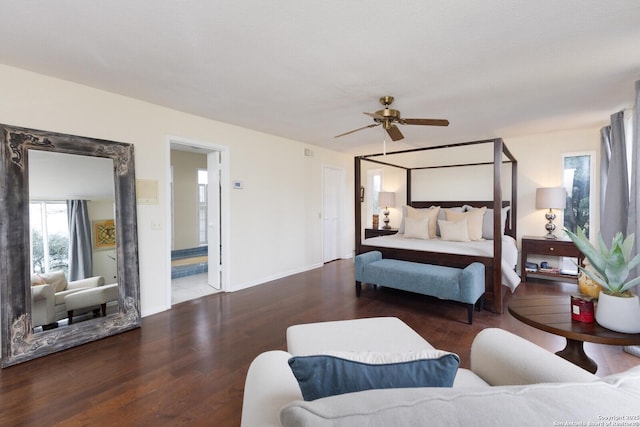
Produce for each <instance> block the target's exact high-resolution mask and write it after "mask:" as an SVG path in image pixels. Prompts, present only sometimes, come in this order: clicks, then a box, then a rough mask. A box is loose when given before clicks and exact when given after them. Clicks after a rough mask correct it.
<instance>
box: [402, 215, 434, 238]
mask: <svg viewBox="0 0 640 427" xmlns="http://www.w3.org/2000/svg"><path fill="white" fill-rule="evenodd" d="M404 237H405V238H407V239H422V240H428V239H429V218H424V219H415V218H411V217H407V218H405V227H404Z"/></svg>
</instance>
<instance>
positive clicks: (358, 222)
mask: <svg viewBox="0 0 640 427" xmlns="http://www.w3.org/2000/svg"><path fill="white" fill-rule="evenodd" d="M354 161H355V164H354V174H355V176H354V182H355V189H354V190H355V191H354V197H355V198H354V208H355V216H356V217H355V239H356V241H355V250H356V253H355V254H356V255H357V254H359V253H360V245H361V244H362V201H361V200H360V194H361V193H360V188H361V187H362V175H361V173H360V162H361V159H360V157H355V159H354Z"/></svg>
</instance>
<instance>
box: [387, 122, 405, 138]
mask: <svg viewBox="0 0 640 427" xmlns="http://www.w3.org/2000/svg"><path fill="white" fill-rule="evenodd" d="M385 130H386V131H387V133H388V134H389V136H390V137H391V139H392V140H394V141H400V140H401V139H402V138H404V135H402V132H400V129H398V126H396V125H393V126H391V127H390V128H389V129H385Z"/></svg>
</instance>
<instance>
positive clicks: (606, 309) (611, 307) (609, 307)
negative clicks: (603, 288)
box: [596, 292, 640, 334]
mask: <svg viewBox="0 0 640 427" xmlns="http://www.w3.org/2000/svg"><path fill="white" fill-rule="evenodd" d="M596 322H598V324H599V325H600V326H603V327H605V328H607V329H611V330H612V331H616V332H623V333H626V334H637V333H640V299H639V298H638V296H637V295H634V296H633V297H631V298H621V297H613V296H611V295H607V294H605V293H604V292H600V297H599V298H598V308H597V309H596Z"/></svg>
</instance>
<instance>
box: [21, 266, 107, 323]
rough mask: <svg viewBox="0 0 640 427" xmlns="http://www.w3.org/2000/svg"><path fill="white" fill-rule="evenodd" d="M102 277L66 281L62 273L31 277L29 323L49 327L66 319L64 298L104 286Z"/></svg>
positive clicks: (86, 310)
mask: <svg viewBox="0 0 640 427" xmlns="http://www.w3.org/2000/svg"><path fill="white" fill-rule="evenodd" d="M104 283H105V282H104V278H103V277H102V276H94V277H88V278H86V279H81V280H73V281H67V278H66V276H65V275H64V272H63V271H54V272H51V273H47V274H34V275H32V276H31V313H32V314H31V321H32V324H33V327H36V326H45V325H50V324H52V323H54V322H56V321H58V320H62V319H65V318H67V317H68V309H67V307H66V305H65V297H66V296H67V295H70V294H73V293H75V292H80V291H83V290H86V289H92V288H96V287H98V286H103V285H104ZM99 308H100V306H99V305H98V306H92V307H84V308H83V309H82V310H76V311H75V312H74V314H81V313H87V312H89V311H93V310H96V309H99Z"/></svg>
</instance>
